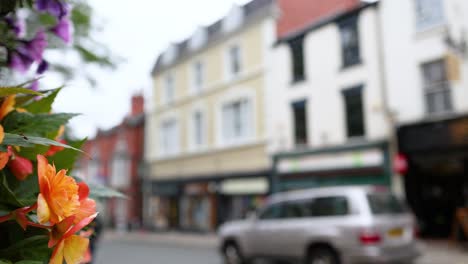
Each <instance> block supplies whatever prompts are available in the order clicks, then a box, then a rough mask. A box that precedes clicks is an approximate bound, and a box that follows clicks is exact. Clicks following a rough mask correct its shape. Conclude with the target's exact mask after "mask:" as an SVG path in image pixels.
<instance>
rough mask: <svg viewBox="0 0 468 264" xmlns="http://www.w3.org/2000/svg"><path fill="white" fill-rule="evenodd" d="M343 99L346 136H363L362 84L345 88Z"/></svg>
mask: <svg viewBox="0 0 468 264" xmlns="http://www.w3.org/2000/svg"><path fill="white" fill-rule="evenodd" d="M343 95H344V100H345V111H346V112H345V115H346V131H347V134H348V137H361V136H364V134H365V131H364V106H363V102H362V86H358V87H354V88H351V89H347V90H345V91H344V92H343Z"/></svg>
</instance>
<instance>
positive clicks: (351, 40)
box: [339, 16, 361, 68]
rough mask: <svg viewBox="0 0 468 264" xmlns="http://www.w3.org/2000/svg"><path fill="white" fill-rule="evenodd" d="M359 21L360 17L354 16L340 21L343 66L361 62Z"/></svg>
mask: <svg viewBox="0 0 468 264" xmlns="http://www.w3.org/2000/svg"><path fill="white" fill-rule="evenodd" d="M357 21H358V17H357V16H353V17H349V18H347V19H345V20H342V21H340V23H339V28H340V36H341V50H342V56H343V57H342V58H343V68H346V67H349V66H353V65H356V64H359V63H361V54H360V48H359V31H358V24H357Z"/></svg>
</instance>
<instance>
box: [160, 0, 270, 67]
mask: <svg viewBox="0 0 468 264" xmlns="http://www.w3.org/2000/svg"><path fill="white" fill-rule="evenodd" d="M273 3H275V0H253V1H250V2H248V3H246V4H244V5H242V6H241V8H242V9H243V11H244V15H245V17H244V21H243V25H246V24H249V23H251V22H252V21H255V20H256V19H258V18H259V17H263V16H264V15H267V14H269V11H270V7H271V6H272V5H273ZM264 11H266V12H264ZM222 24H223V18H221V19H219V20H217V21H216V22H214V23H212V24H210V25H208V26H207V27H206V32H207V41H206V43H205V45H204V46H205V47H206V46H208V45H210V44H211V43H213V42H215V41H217V40H219V39H221V38H223V37H224V36H226V35H229V33H228V34H225V33H224V32H223V28H222ZM189 41H190V37H189V38H187V39H185V40H183V41H181V42H178V43H175V44H174V45H175V46H176V48H177V51H178V54H177V58H176V59H175V60H174V61H173V62H172V63H170V64H169V65H164V63H163V55H164V52H162V53H161V54H159V56H158V58H157V59H156V63H155V65H154V67H153V69H152V71H151V75H152V76H154V75H155V74H156V73H158V72H160V71H163V70H164V69H167V68H169V67H171V66H173V65H174V64H177V63H178V62H180V61H181V60H183V59H184V58H187V57H189V56H191V55H193V54H195V53H197V52H199V50H196V51H192V50H190V49H189Z"/></svg>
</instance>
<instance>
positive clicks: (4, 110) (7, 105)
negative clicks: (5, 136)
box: [0, 95, 15, 120]
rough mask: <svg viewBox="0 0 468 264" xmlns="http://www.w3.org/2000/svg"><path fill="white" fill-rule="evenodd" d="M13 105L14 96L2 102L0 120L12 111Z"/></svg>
mask: <svg viewBox="0 0 468 264" xmlns="http://www.w3.org/2000/svg"><path fill="white" fill-rule="evenodd" d="M14 105H15V96H14V95H10V96H8V97H7V98H5V99H4V100H3V103H2V105H1V106H0V120H2V119H3V118H4V117H5V116H6V115H8V113H10V112H11V111H13V109H14V108H13V106H14Z"/></svg>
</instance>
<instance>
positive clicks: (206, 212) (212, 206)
mask: <svg viewBox="0 0 468 264" xmlns="http://www.w3.org/2000/svg"><path fill="white" fill-rule="evenodd" d="M213 184H214V183H210V182H201V183H198V182H197V183H186V184H183V193H182V196H181V198H180V201H179V211H180V228H181V229H183V230H187V231H202V232H203V231H211V230H214V228H215V224H216V194H215V189H214V188H213V186H214V185H213Z"/></svg>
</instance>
